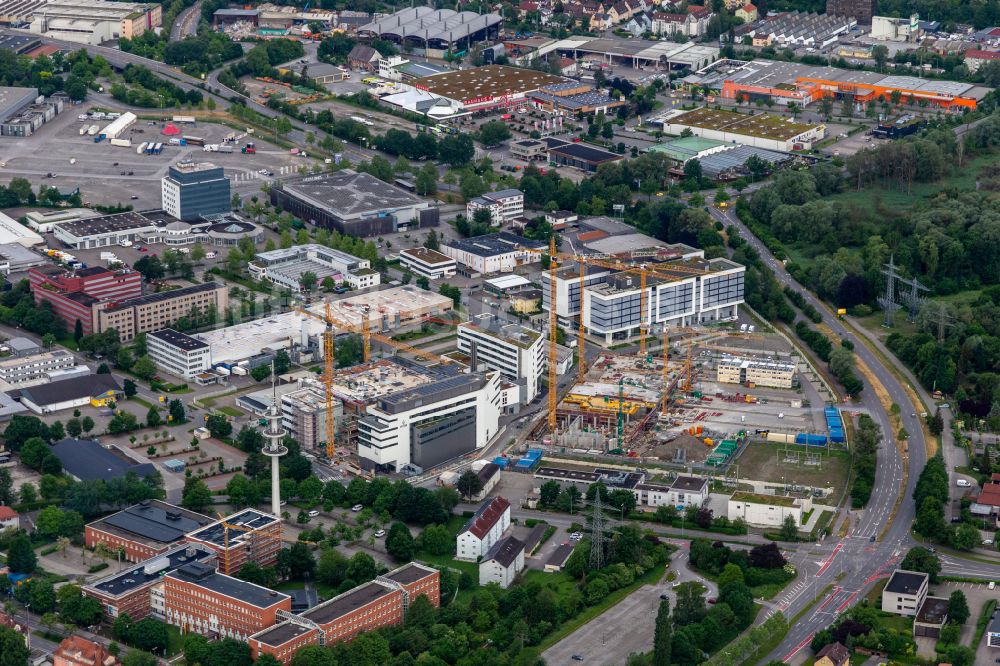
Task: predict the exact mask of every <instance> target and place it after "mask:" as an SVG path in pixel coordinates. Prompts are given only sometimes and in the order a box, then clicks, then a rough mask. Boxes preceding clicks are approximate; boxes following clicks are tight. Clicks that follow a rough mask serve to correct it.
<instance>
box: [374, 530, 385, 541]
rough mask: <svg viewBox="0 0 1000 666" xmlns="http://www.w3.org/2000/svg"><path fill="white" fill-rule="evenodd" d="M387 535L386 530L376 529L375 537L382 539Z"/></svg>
mask: <svg viewBox="0 0 1000 666" xmlns="http://www.w3.org/2000/svg"><path fill="white" fill-rule="evenodd" d="M384 536H385V530H375V538H376V539H381V538H382V537H384Z"/></svg>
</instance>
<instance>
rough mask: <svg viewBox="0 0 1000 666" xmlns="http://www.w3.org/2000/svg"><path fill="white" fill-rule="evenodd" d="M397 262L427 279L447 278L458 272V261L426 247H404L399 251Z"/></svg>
mask: <svg viewBox="0 0 1000 666" xmlns="http://www.w3.org/2000/svg"><path fill="white" fill-rule="evenodd" d="M399 264H400V265H401V266H402V267H403V268H408V269H409V270H410V271H412V272H414V273H416V274H417V275H421V276H423V277H425V278H427V279H428V280H437V279H440V278H448V277H452V276H454V275H455V273H456V272H458V262H457V261H455V260H454V259H452V258H451V257H449V256H448V255H446V254H441V253H440V252H438V251H437V250H429V249H427V248H426V247H414V248H406V249H405V250H400V251H399Z"/></svg>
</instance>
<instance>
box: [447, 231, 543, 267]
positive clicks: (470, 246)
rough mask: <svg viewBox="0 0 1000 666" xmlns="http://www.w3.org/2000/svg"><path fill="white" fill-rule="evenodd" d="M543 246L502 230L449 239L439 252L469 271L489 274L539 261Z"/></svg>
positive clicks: (538, 242) (539, 242)
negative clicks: (459, 238) (483, 234)
mask: <svg viewBox="0 0 1000 666" xmlns="http://www.w3.org/2000/svg"><path fill="white" fill-rule="evenodd" d="M545 247H546V244H545V243H543V242H541V241H533V240H530V239H528V238H524V237H523V236H518V235H516V234H512V233H509V232H507V231H501V232H498V233H495V234H487V235H485V236H473V237H472V238H464V239H461V240H454V241H451V242H450V243H448V244H447V245H444V246H442V247H441V252H443V253H444V254H446V255H448V256H449V257H451V258H452V259H454V260H455V261H457V262H458V263H460V264H462V265H463V266H466V267H468V269H469V270H470V271H472V272H476V273H481V274H489V273H509V272H511V271H513V270H514V269H515V268H517V267H518V266H523V265H525V264H531V263H535V262H540V261H541V260H542V255H541V251H542V250H544V249H545ZM532 250H534V251H532Z"/></svg>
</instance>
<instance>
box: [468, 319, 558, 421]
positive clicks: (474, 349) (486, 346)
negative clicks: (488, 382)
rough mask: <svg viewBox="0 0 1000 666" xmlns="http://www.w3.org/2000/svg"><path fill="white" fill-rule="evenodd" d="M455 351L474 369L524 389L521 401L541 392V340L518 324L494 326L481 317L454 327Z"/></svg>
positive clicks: (540, 337) (534, 333) (536, 332)
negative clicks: (482, 369)
mask: <svg viewBox="0 0 1000 666" xmlns="http://www.w3.org/2000/svg"><path fill="white" fill-rule="evenodd" d="M458 349H459V351H461V352H463V353H465V354H468V355H469V356H470V358H471V359H472V361H471V364H472V368H473V370H475V369H476V368H477V367H478V366H479V365H480V364H483V365H485V366H486V367H488V368H489V369H491V370H496V371H498V372H499V373H500V374H502V375H503V376H504V378H505V379H508V380H510V381H512V382H517V383H518V384H520V385H522V386H524V391H522V392H521V398H522V399H523V401H524V402H525V403H528V402H531V401H532V400H534V399H535V396H536V395H538V392H539V391H540V390H541V379H542V372H543V371H544V370H545V365H546V357H545V339H544V337H543V336H542V335H541V334H540V333H539V332H538V331H535V330H532V329H530V328H526V327H524V326H521V325H520V324H507V325H505V326H500V325H497V324H496V323H495V322H494V321H493V317H492V315H489V314H483V315H479V316H477V317H475V318H474V319H473V320H472V321H468V322H464V323H462V324H459V325H458Z"/></svg>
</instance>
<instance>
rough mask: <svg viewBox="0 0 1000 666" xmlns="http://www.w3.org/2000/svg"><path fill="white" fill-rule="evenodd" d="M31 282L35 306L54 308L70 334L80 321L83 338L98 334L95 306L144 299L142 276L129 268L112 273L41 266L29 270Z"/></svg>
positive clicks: (104, 269) (103, 270)
mask: <svg viewBox="0 0 1000 666" xmlns="http://www.w3.org/2000/svg"><path fill="white" fill-rule="evenodd" d="M28 282H29V284H30V285H31V293H32V294H33V295H34V297H35V303H36V304H41V303H42V302H43V301H45V302H48V303H49V304H50V305H52V309H53V311H54V312H55V313H56V315H58V317H59V318H60V319H62V320H63V322H65V323H66V327H67V328H68V329H69V330H70V331H72V330H74V328H75V327H76V322H77V321H79V322H80V323H81V325H82V326H83V334H84V335H89V334H91V333H94V332H96V331H95V329H94V324H93V317H92V310H93V306H94V305H96V304H97V303H101V302H105V301H114V300H122V299H127V298H135V297H138V296H141V295H142V275H141V274H140V273H138V272H136V271H133V270H131V269H128V268H125V269H120V270H115V271H113V270H110V269H107V268H104V267H103V266H92V267H90V268H84V269H81V270H78V271H75V272H70V271H66V270H65V269H62V268H60V267H58V266H51V265H47V266H39V267H36V268H31V269H29V270H28Z"/></svg>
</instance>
